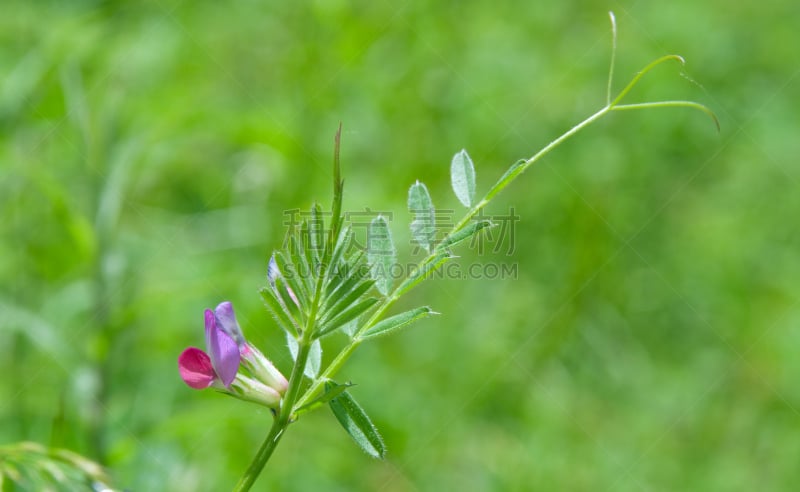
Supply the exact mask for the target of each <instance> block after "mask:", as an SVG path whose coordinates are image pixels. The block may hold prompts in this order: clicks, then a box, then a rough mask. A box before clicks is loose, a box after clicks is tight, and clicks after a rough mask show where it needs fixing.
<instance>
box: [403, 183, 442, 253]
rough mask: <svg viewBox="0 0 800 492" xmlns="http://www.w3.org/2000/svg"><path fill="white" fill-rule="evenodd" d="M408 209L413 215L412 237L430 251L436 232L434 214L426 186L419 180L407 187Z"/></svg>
mask: <svg viewBox="0 0 800 492" xmlns="http://www.w3.org/2000/svg"><path fill="white" fill-rule="evenodd" d="M408 211H409V212H411V213H412V214H413V215H414V218H413V220H412V221H411V237H412V239H413V240H414V241H416V242H417V243H418V244H419V245H420V246H422V247H423V248H425V251H428V252H430V250H431V245H432V244H433V240H434V235H435V233H436V214H435V211H434V209H433V201H431V195H430V194H429V193H428V188H426V187H425V185H424V184H423V183H420V182H419V181H417V182H416V183H414V184H413V185H411V188H409V189H408Z"/></svg>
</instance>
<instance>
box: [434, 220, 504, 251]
mask: <svg viewBox="0 0 800 492" xmlns="http://www.w3.org/2000/svg"><path fill="white" fill-rule="evenodd" d="M494 226H495V224H494V223H493V222H492V221H491V220H481V221H478V222H473V223H471V224H470V225H468V226H467V227H465V228H463V229H461V230H460V231H458V232H455V233H453V234H451V235H449V236H447V237H446V238H444V240H443V241H442V242H441V243H439V244H438V245H436V250H437V251H442V250H445V249H447V248H449V247H450V246H453V245H456V244H458V243H460V242H461V241H464V240H466V239H469V238H470V237H472V236H473V235H475V234H477V233H478V232H480V231H482V230H483V229H486V228H487V227H494Z"/></svg>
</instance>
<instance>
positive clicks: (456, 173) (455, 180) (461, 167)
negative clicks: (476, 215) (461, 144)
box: [450, 149, 475, 207]
mask: <svg viewBox="0 0 800 492" xmlns="http://www.w3.org/2000/svg"><path fill="white" fill-rule="evenodd" d="M450 182H451V184H452V185H453V191H454V192H455V194H456V198H458V201H460V202H461V203H462V204H464V206H465V207H471V206H472V204H473V203H474V202H475V166H473V164H472V159H470V157H469V154H467V151H466V150H465V149H461V150H460V151H459V152H457V153H456V155H454V156H453V160H452V161H451V162H450Z"/></svg>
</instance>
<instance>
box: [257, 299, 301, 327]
mask: <svg viewBox="0 0 800 492" xmlns="http://www.w3.org/2000/svg"><path fill="white" fill-rule="evenodd" d="M258 293H259V294H261V298H262V299H263V300H264V304H266V306H267V309H268V310H269V311H270V312H271V313H272V316H273V317H274V318H275V321H276V322H277V323H278V326H280V327H281V328H283V330H284V331H285V332H286V333H287V335H291V336H293V337H296V336H297V333H298V329H299V327H298V326H297V324H296V322H295V321H294V320H293V319H292V318H291V317H290V316H289V315H288V314H287V312H286V311H285V310H284V309H283V306H282V305H281V301H280V300H279V299H278V298H277V296H276V294H275V292H274V291H273V290H272V289H270V288H268V287H262V288H261V289H259V290H258Z"/></svg>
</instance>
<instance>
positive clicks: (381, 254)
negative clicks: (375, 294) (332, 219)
mask: <svg viewBox="0 0 800 492" xmlns="http://www.w3.org/2000/svg"><path fill="white" fill-rule="evenodd" d="M396 254H397V253H396V251H395V249H394V243H393V242H392V234H391V232H390V231H389V224H388V223H387V222H386V219H385V218H384V217H383V216H382V215H379V216H378V217H375V218H374V219H372V222H370V223H369V230H368V234H367V262H368V263H369V266H370V272H371V273H372V278H374V279H375V286H376V287H377V288H378V291H379V292H380V293H381V294H383V295H387V294H389V292H390V291H391V290H392V266H393V265H394V263H395V257H396Z"/></svg>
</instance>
